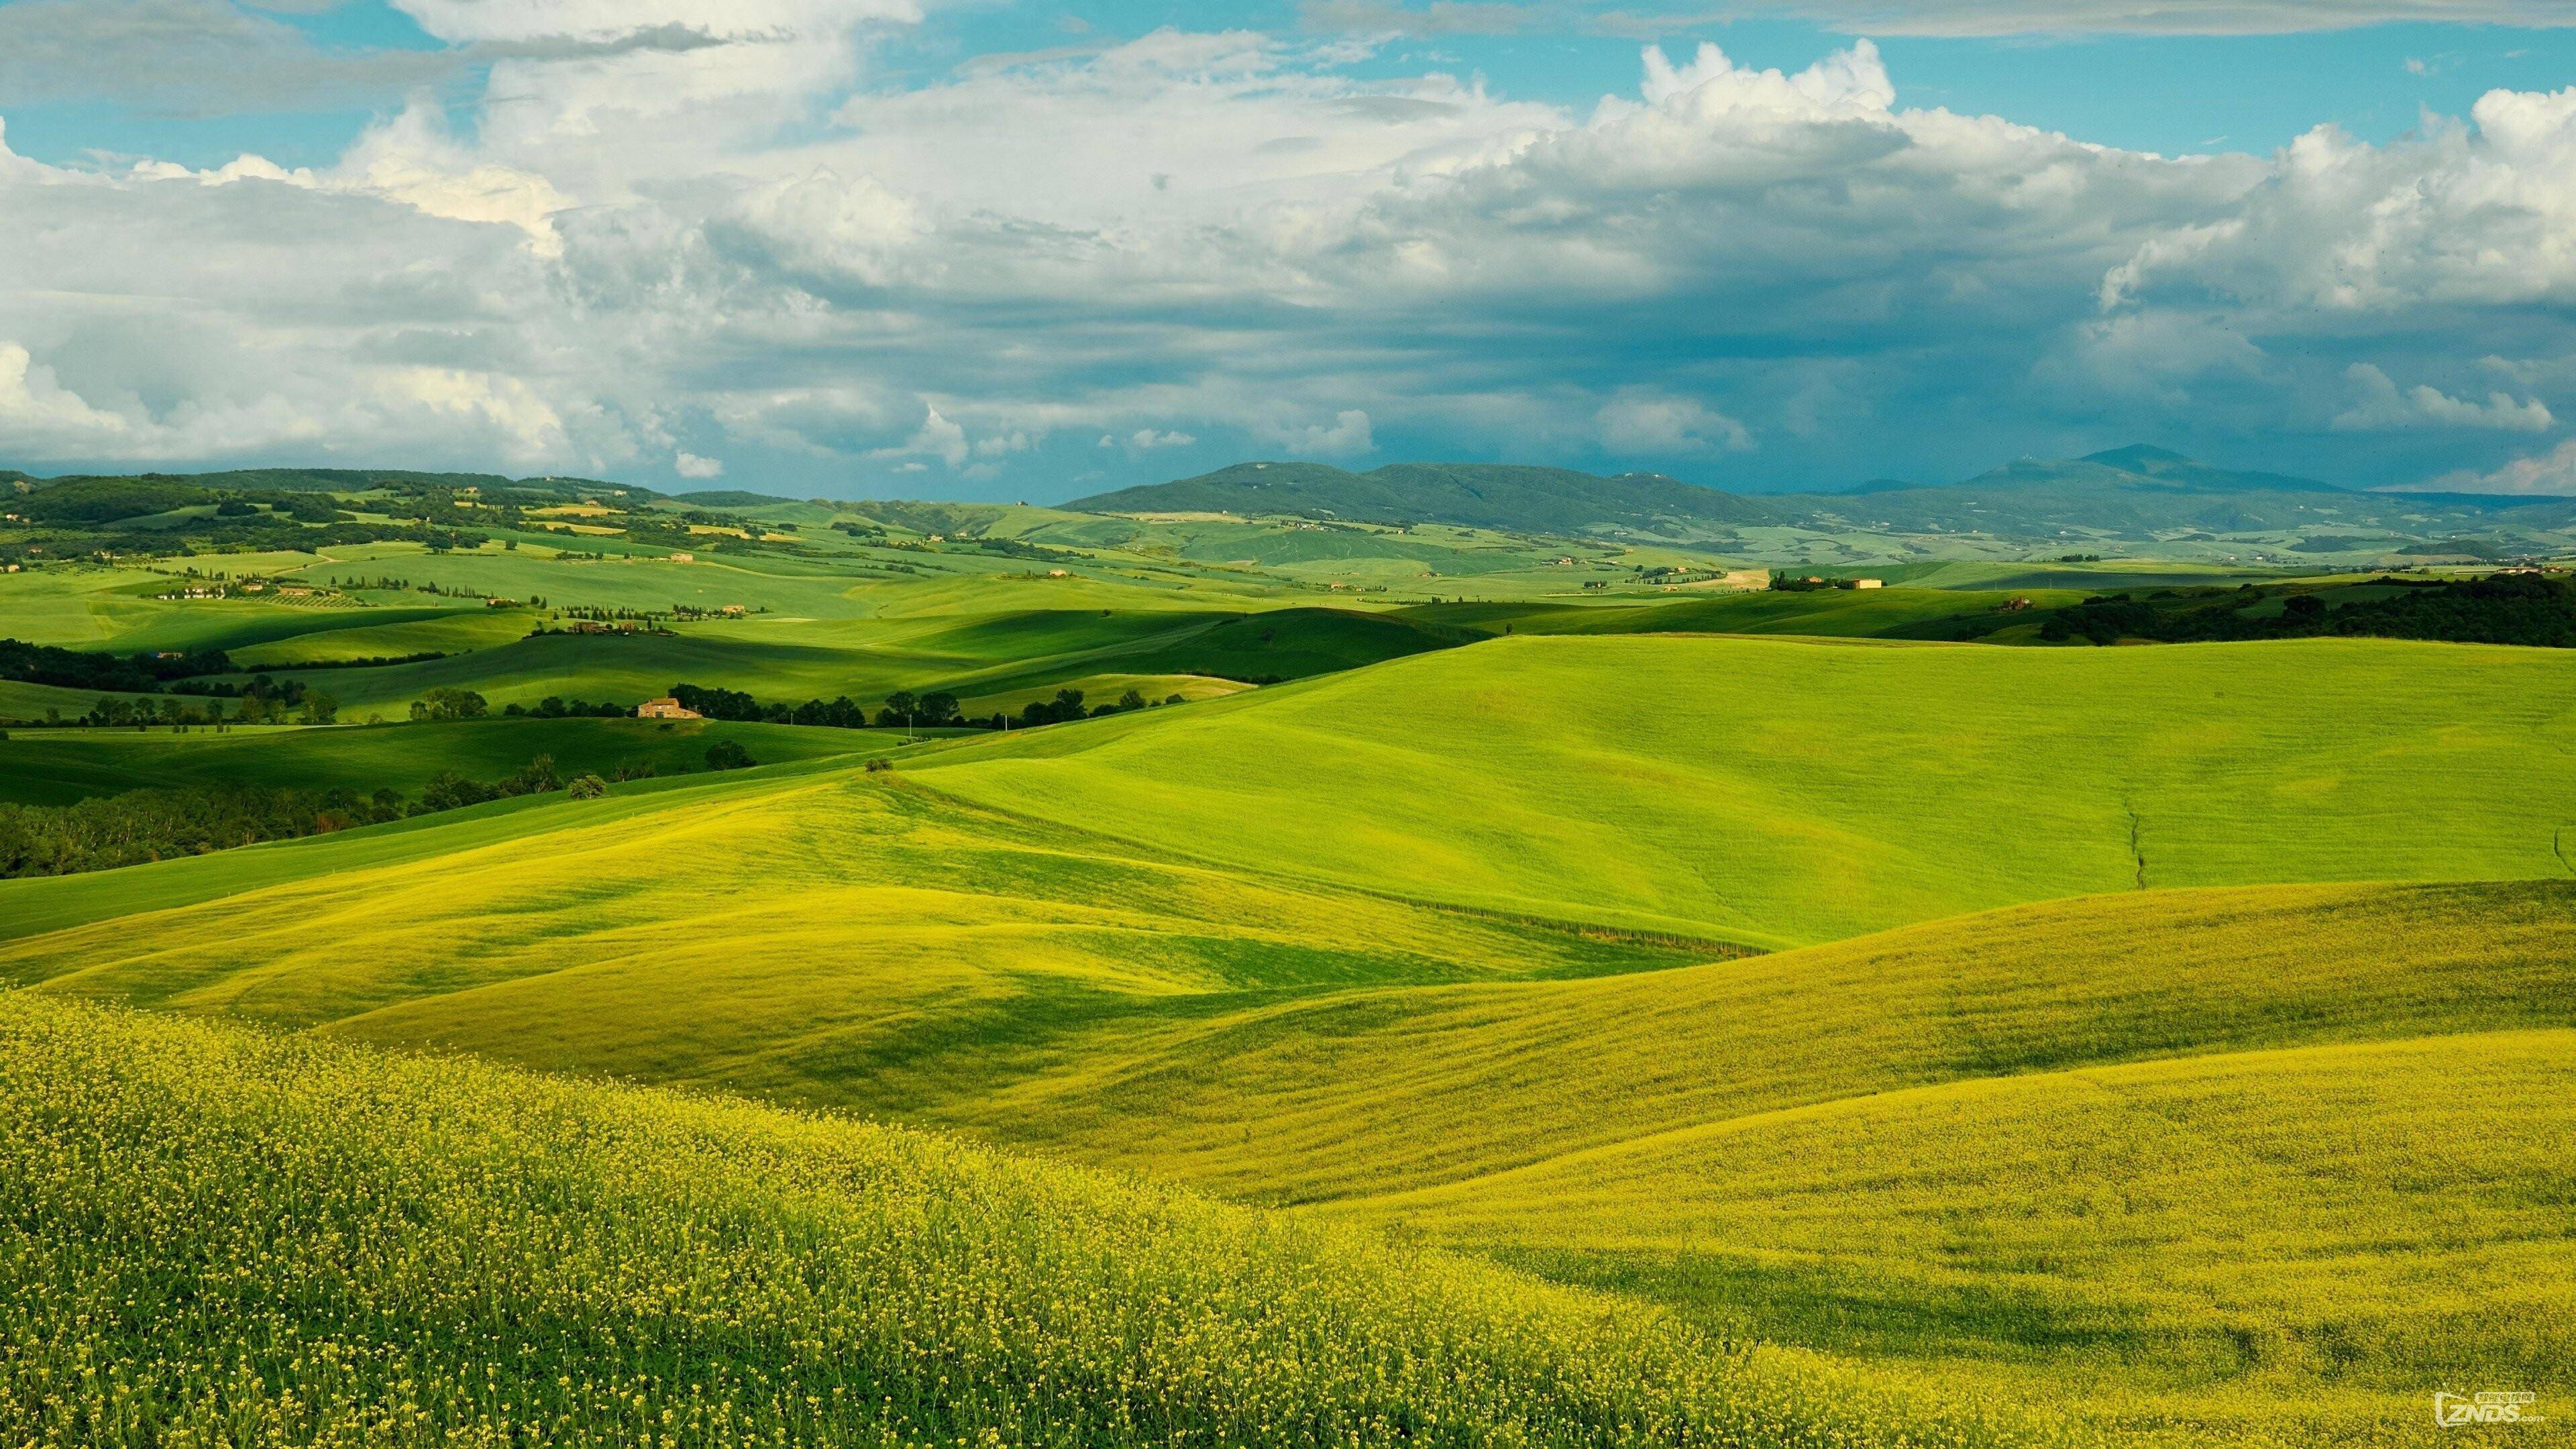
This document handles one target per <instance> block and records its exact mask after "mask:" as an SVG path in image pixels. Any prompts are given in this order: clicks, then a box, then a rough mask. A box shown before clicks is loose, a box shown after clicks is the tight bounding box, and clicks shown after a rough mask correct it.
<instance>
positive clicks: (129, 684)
mask: <svg viewBox="0 0 2576 1449" xmlns="http://www.w3.org/2000/svg"><path fill="white" fill-rule="evenodd" d="M232 667H233V662H232V660H231V659H230V658H229V657H227V656H226V655H225V653H224V651H222V650H220V649H189V650H181V651H178V652H176V653H172V654H157V653H155V654H133V655H127V656H123V657H119V656H117V655H114V654H92V653H88V652H86V651H83V650H79V649H61V648H56V647H55V646H53V645H51V644H28V643H25V642H22V641H20V640H16V639H0V679H15V680H19V681H21V682H23V683H27V684H54V685H60V686H62V687H63V688H65V689H112V690H115V691H117V692H118V693H121V694H149V693H152V692H153V691H155V690H158V689H159V688H161V686H162V685H164V684H166V683H168V682H169V681H171V680H174V679H187V678H190V677H193V676H196V675H203V674H222V673H224V672H226V671H228V670H230V669H231V668H232Z"/></svg>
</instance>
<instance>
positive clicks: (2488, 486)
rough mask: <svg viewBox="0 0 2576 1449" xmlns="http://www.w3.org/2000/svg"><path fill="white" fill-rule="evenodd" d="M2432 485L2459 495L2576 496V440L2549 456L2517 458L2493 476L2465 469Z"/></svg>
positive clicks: (2563, 443)
mask: <svg viewBox="0 0 2576 1449" xmlns="http://www.w3.org/2000/svg"><path fill="white" fill-rule="evenodd" d="M2431 486H2432V487H2434V488H2436V489H2443V490H2448V491H2452V492H2458V493H2538V494H2563V495H2576V438H2569V439H2568V440H2566V441H2565V442H2562V443H2560V444H2559V445H2558V446H2557V447H2555V448H2552V449H2550V450H2549V451H2548V452H2546V453H2539V454H2534V455H2533V456H2531V457H2527V458H2516V459H2514V460H2513V461H2512V462H2510V463H2507V464H2505V465H2504V466H2503V467H2501V468H2498V469H2496V470H2495V471H2494V472H2492V473H2485V474H2480V473H2476V472H2471V471H2467V470H2462V471H2460V472H2457V473H2453V474H2450V475H2448V476H2447V477H2444V478H2441V479H2439V480H2437V481H2435V482H2434V483H2433V484H2432V485H2431Z"/></svg>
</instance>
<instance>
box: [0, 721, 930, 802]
mask: <svg viewBox="0 0 2576 1449" xmlns="http://www.w3.org/2000/svg"><path fill="white" fill-rule="evenodd" d="M901 739H902V732H901V731H899V730H898V731H894V732H893V733H892V735H891V736H890V737H889V736H888V735H885V734H881V733H879V732H877V731H874V730H866V731H858V730H839V729H806V728H800V727H797V726H795V725H771V724H736V723H732V722H729V721H725V720H676V721H661V722H655V721H652V720H639V719H500V718H484V719H479V720H457V721H450V722H443V723H427V724H415V723H407V724H389V725H369V726H363V727H356V728H352V727H349V726H345V725H344V726H334V727H328V728H319V729H307V728H296V727H287V726H264V727H257V728H238V727H237V728H234V729H232V730H229V731H227V732H225V733H222V734H216V733H213V732H211V731H208V730H204V729H198V730H193V731H190V732H188V733H185V734H174V733H172V732H170V731H167V730H152V731H133V730H113V729H98V730H35V731H26V732H22V733H20V734H19V735H17V737H15V738H14V739H12V740H10V741H9V744H8V751H9V753H8V760H9V770H8V772H7V774H6V775H5V776H0V800H5V801H10V802H13V803H17V804H22V805H62V804H68V803H70V802H71V801H74V800H81V799H86V798H88V797H90V796H93V795H115V794H121V793H123V792H124V791H127V790H146V789H185V788H190V787H201V786H211V785H257V786H264V787H268V788H273V789H298V790H329V789H348V790H355V791H357V792H358V793H359V794H361V795H366V794H372V793H374V792H375V791H377V790H379V789H391V790H395V791H398V792H400V793H402V794H404V795H417V794H418V793H420V787H421V786H422V784H423V783H425V782H426V781H427V780H428V779H429V777H430V776H432V775H434V774H436V773H438V772H439V771H441V770H453V771H455V772H457V773H458V774H460V775H464V776H466V777H468V778H470V779H477V780H487V779H497V778H499V777H501V776H503V775H506V774H508V773H510V772H511V771H512V770H515V769H518V768H519V767H520V766H522V765H525V764H527V763H528V762H529V761H530V760H532V759H534V758H536V757H537V756H539V755H550V756H552V757H553V758H554V762H555V767H556V768H557V769H558V770H560V771H561V772H562V773H563V774H564V775H565V776H566V777H570V776H573V775H581V774H597V775H604V776H613V775H616V774H617V773H619V772H620V770H621V769H622V770H624V771H625V772H626V773H629V774H641V773H644V772H645V771H646V769H647V767H649V768H650V769H651V770H652V771H653V772H656V773H660V774H665V775H667V774H674V773H678V772H679V771H681V770H682V769H690V770H703V769H705V768H706V752H707V747H708V746H710V745H712V744H714V743H715V742H716V741H718V740H733V741H735V742H737V743H739V744H740V745H742V747H743V748H744V749H745V750H746V751H748V752H749V753H750V755H751V757H752V758H753V759H754V760H757V761H760V762H762V763H776V762H781V761H787V760H810V759H817V758H822V757H825V756H830V755H847V754H857V753H873V752H878V751H882V750H883V749H884V748H886V747H887V745H888V744H889V742H890V741H892V742H899V741H900V740H901Z"/></svg>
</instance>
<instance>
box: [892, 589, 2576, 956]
mask: <svg viewBox="0 0 2576 1449" xmlns="http://www.w3.org/2000/svg"><path fill="white" fill-rule="evenodd" d="M2400 700H2402V701H2404V707H2403V708H2402V709H2400V708H2393V707H2392V702H2393V701H2400ZM2571 704H2576V655H2569V654H2565V653H2561V652H2559V651H2553V650H2515V649H2505V648H2476V647H2460V646H2451V645H2410V644H2402V643H2395V642H2381V641H2360V640H2353V641H2344V640H2312V641H2284V642H2281V643H2270V644H2255V645H2220V646H2177V647H2168V648H2157V649H2100V650H2089V649H2088V650H2081V651H2061V650H2007V649H1988V648H1977V647H1969V646H1940V645H1887V644H1863V643H1826V642H1791V641H1771V640H1758V639H1702V638H1518V637H1515V638H1509V639H1503V640H1498V641H1494V642H1490V643H1484V644H1478V645H1475V646H1473V647H1470V648H1466V649H1459V650H1452V651H1447V652H1444V653H1438V654H1430V655H1424V656H1421V657H1418V658H1414V659H1408V660H1403V661H1399V662H1397V663H1394V664H1390V665H1387V666H1383V667H1381V668H1377V669H1372V670H1366V671H1361V672H1357V673H1351V674H1344V675H1337V676H1333V677H1330V678H1325V679H1319V680H1314V681H1309V682H1306V683H1302V684H1299V685H1295V686H1291V687H1287V688H1283V689H1276V690H1264V691H1260V692H1257V693H1254V694H1251V695H1246V696H1240V697H1237V698H1234V699H1228V700H1219V701H1213V702H1210V703H1207V704H1202V705H1196V706H1193V707H1192V708H1191V709H1189V710H1186V711H1163V712H1156V713H1154V714H1150V715H1142V716H1130V717H1125V718H1121V719H1116V720H1108V721H1100V722H1095V723H1092V724H1088V725H1085V726H1082V727H1081V728H1080V729H1078V730H1064V731H1053V732H1048V733H1046V734H1044V735H1041V736H1035V737H1030V738H1026V739H1019V740H1012V741H1001V740H990V741H983V742H975V743H969V744H966V745H963V746H961V747H959V748H956V749H954V750H951V751H948V752H946V753H943V754H942V755H940V756H939V757H937V758H936V759H934V760H926V761H924V764H923V771H924V773H923V775H922V778H923V779H925V780H927V781H929V782H930V783H932V784H934V785H935V786H936V787H937V788H939V789H941V790H943V791H947V792H950V793H953V794H956V795H958V796H961V797H964V798H968V799H972V800H975V801H978V802H980V803H983V804H986V805H988V806H991V807H993V808H997V809H1007V810H1011V811H1015V812H1021V813H1025V814H1031V815H1038V816H1043V817H1046V818H1049V819H1053V820H1057V821H1063V822H1086V821H1089V822H1103V823H1106V824H1108V825H1109V826H1110V828H1114V829H1115V830H1116V831H1117V832H1118V833H1120V834H1122V835H1126V836H1129V837H1131V838H1134V839H1138V840H1143V841H1148V842H1153V843H1156V844H1160V845H1163V846H1166V847H1168V848H1171V849H1174V850H1181V851H1186V852H1188V853H1190V854H1192V855H1195V856H1198V857H1201V858H1204V859H1209V860H1214V861H1222V862H1226V863H1229V864H1232V865H1236V866H1242V867H1247V868H1257V869H1277V868H1282V867H1293V868H1294V869H1296V870H1298V871H1300V872H1302V873H1306V874H1309V875H1313V876H1319V877H1323V878H1329V879H1333V880H1337V881H1341V882H1344V883H1348V884H1355V885H1367V886H1369V887H1372V888H1376V889H1383V890H1394V891H1400V892H1404V893H1406V894H1409V895H1415V896H1420V897H1423V898H1426V899H1436V900H1445V901H1453V902H1457V903H1461V904H1467V905H1475V906H1483V907H1492V908H1497V909H1505V910H1515V911H1532V912H1537V913H1539V914H1543V915H1549V916H1556V917H1565V918H1577V919H1587V920H1597V921H1603V922H1606V923H1613V924H1624V925H1628V926H1635V927H1642V928H1648V929H1676V930H1686V931H1689V932H1692V933H1695V934H1711V933H1714V934H1718V935H1721V936H1726V937H1730V938H1733V939H1738V940H1743V941H1746V942H1750V943H1754V944H1761V945H1789V944H1798V943H1802V942H1812V941H1819V940H1827V939H1832V938H1835V937H1841V936H1850V935H1857V934H1860V933H1862V932H1866V931H1872V930H1881V929H1885V928H1887V927H1890V926H1895V925H1900V924H1904V923H1906V922H1909V921H1917V920H1927V919H1933V918H1937V917H1942V916H1950V915H1957V914H1961V913H1963V912H1967V911H1974V910H1983V909H1991V908H1993V907H1996V906H2003V905H2009V904H2013V903H2016V902H2021V901H2031V900H2040V899H2046V898H2050V897H2055V896H2067V895H2079V894H2090V893H2098V892H2105V891H2118V890H2128V889H2135V888H2137V887H2139V886H2141V885H2145V886H2191V885H2219V884H2231V883H2246V882H2265V881H2300V880H2314V881H2333V880H2374V879H2427V880H2443V879H2451V880H2468V879H2515V878H2539V877H2557V876H2562V875H2565V874H2567V873H2569V870H2570V866H2569V864H2568V863H2567V862H2566V861H2563V860H2562V859H2561V858H2560V856H2559V854H2558V851H2557V848H2556V847H2557V842H2558V841H2559V839H2560V836H2561V828H2562V826H2565V825H2567V824H2569V823H2571V816H2570V813H2569V812H2568V811H2567V810H2565V809H2564V808H2563V806H2562V805H2561V803H2560V802H2561V801H2563V800H2564V799H2565V798H2567V795H2568V791H2569V787H2570V786H2571V785H2576V753H2571V750H2570V746H2571V744H2576V712H2571V710H2570V706H2571ZM1319 781H1325V782H1330V787H1329V788H1318V782H1319Z"/></svg>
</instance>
